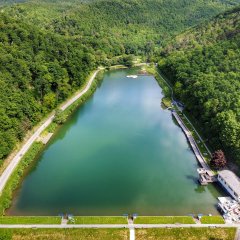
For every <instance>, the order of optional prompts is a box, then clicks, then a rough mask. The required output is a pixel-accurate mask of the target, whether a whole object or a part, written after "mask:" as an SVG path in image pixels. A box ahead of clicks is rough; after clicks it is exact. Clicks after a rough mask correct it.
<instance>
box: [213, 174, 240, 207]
mask: <svg viewBox="0 0 240 240" xmlns="http://www.w3.org/2000/svg"><path fill="white" fill-rule="evenodd" d="M217 179H218V181H219V183H220V184H221V185H222V187H223V188H224V189H225V190H226V191H227V192H228V193H229V194H230V195H231V196H232V197H233V199H235V200H236V201H237V202H239V203H240V180H239V178H238V177H237V176H236V175H235V174H234V173H233V172H232V171H230V170H222V171H219V173H218V177H217Z"/></svg>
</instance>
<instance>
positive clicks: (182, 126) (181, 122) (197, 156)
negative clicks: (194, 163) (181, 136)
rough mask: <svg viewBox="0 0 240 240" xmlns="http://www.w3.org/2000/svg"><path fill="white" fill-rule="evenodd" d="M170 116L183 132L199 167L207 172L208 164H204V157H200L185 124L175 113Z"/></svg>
mask: <svg viewBox="0 0 240 240" xmlns="http://www.w3.org/2000/svg"><path fill="white" fill-rule="evenodd" d="M172 115H173V116H174V117H175V119H176V120H177V122H178V124H179V125H180V127H181V128H182V130H183V132H184V133H185V135H186V137H187V139H188V141H189V143H190V145H191V147H192V150H193V152H194V154H195V156H196V158H197V160H198V162H199V163H200V164H201V166H202V167H203V168H205V169H207V170H210V171H211V169H210V167H209V166H208V164H207V163H206V161H205V159H204V157H203V156H202V154H201V152H200V151H199V149H198V146H197V143H196V142H195V140H194V138H193V136H192V134H191V132H190V131H189V130H188V128H187V127H186V126H185V124H184V123H183V121H182V119H181V118H180V117H179V116H178V114H177V113H176V112H172Z"/></svg>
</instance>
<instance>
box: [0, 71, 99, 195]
mask: <svg viewBox="0 0 240 240" xmlns="http://www.w3.org/2000/svg"><path fill="white" fill-rule="evenodd" d="M99 71H100V70H96V71H95V72H94V73H93V75H92V76H91V78H90V79H89V81H88V83H87V85H86V87H85V88H84V89H83V90H82V91H81V92H79V93H78V94H77V95H76V96H74V97H73V98H71V99H69V100H68V101H67V102H66V103H65V104H63V105H62V106H61V109H62V110H65V109H66V108H67V107H69V106H70V105H71V104H72V103H73V102H75V101H76V100H77V99H78V98H80V97H81V96H82V95H84V94H85V93H86V92H87V91H88V90H89V88H90V87H91V85H92V83H93V80H94V79H95V77H96V75H97V74H98V72H99ZM53 119H54V114H52V115H51V116H50V117H49V118H48V119H47V120H45V122H44V123H42V124H41V125H40V126H39V128H38V129H37V130H36V131H35V132H34V133H33V134H32V136H31V137H30V138H29V139H28V141H27V142H26V143H25V144H24V145H23V147H22V148H21V149H20V150H19V151H18V152H17V153H16V155H15V157H14V158H13V159H12V161H11V162H10V164H9V165H8V166H7V167H6V169H5V170H4V172H3V173H2V175H1V176H0V193H1V192H2V190H3V189H4V187H5V185H6V183H7V181H8V179H9V177H10V176H11V174H12V172H13V170H14V169H15V168H16V166H17V165H18V163H19V162H20V160H21V158H22V156H23V155H24V154H25V153H26V152H27V151H28V149H29V148H30V146H31V145H32V144H33V142H34V141H35V140H36V139H37V138H38V137H39V136H40V134H41V132H42V131H43V130H44V129H46V128H47V127H48V126H49V125H50V123H51V122H52V121H53Z"/></svg>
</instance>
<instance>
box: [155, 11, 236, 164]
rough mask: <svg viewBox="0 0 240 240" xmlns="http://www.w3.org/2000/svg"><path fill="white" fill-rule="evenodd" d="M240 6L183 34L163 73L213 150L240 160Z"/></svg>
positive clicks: (168, 55) (168, 50) (165, 59)
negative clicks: (198, 124)
mask: <svg viewBox="0 0 240 240" xmlns="http://www.w3.org/2000/svg"><path fill="white" fill-rule="evenodd" d="M239 29H240V8H235V9H234V10H231V11H227V12H225V13H224V14H220V15H218V16H217V17H216V18H214V19H213V20H212V21H210V22H205V23H204V24H202V25H200V26H198V27H196V28H193V29H191V30H189V31H187V32H186V33H183V34H181V35H179V36H178V37H177V38H176V39H175V40H174V41H173V42H172V43H171V44H170V45H169V46H168V47H166V48H165V50H164V51H163V52H162V58H161V60H160V62H159V67H160V69H161V71H162V72H163V73H164V74H165V75H166V76H168V77H169V79H171V81H172V83H173V84H174V87H175V93H176V95H177V96H178V97H179V98H180V99H182V101H183V102H184V103H185V104H186V110H187V111H189V112H191V114H192V115H193V116H194V118H195V119H197V120H198V122H199V123H200V125H201V128H202V131H203V132H204V133H205V135H206V136H207V138H208V141H209V142H210V143H211V145H212V146H213V148H214V149H219V148H221V149H223V150H225V151H226V153H227V154H228V156H229V158H231V159H234V160H235V161H237V162H238V163H240V94H239V93H240V30H239Z"/></svg>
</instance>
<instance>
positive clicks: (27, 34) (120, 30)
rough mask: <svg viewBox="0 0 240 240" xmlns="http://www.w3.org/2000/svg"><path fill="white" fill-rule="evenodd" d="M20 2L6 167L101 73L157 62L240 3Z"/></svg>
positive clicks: (14, 27) (4, 143)
mask: <svg viewBox="0 0 240 240" xmlns="http://www.w3.org/2000/svg"><path fill="white" fill-rule="evenodd" d="M12 2H15V1H9V2H8V3H9V4H8V6H5V7H2V9H1V16H0V25H1V33H0V42H1V44H0V53H1V54H0V63H1V64H0V84H1V90H0V98H1V102H0V142H1V145H0V160H3V159H5V158H6V157H7V156H8V154H9V153H10V152H11V151H12V150H13V149H14V147H15V146H16V143H17V142H18V141H21V140H22V139H23V138H24V136H25V134H26V132H27V131H28V130H30V129H32V127H33V126H35V125H36V124H37V123H39V121H40V120H41V119H43V117H44V116H46V115H47V114H48V113H49V112H50V111H51V110H53V109H55V108H56V107H57V106H59V104H60V103H61V102H63V101H64V100H65V99H67V98H68V97H69V96H70V95H71V94H72V93H74V92H75V91H76V90H77V89H79V88H81V86H83V84H84V83H85V80H86V77H87V76H88V74H89V73H90V72H91V71H92V70H93V69H94V68H96V66H99V65H104V66H110V65H112V64H125V65H127V66H131V65H132V58H133V57H132V54H134V55H144V56H147V58H148V59H149V60H154V56H155V54H156V53H157V52H158V51H159V50H158V49H159V47H162V46H164V45H165V44H166V41H167V40H168V39H169V38H170V37H171V36H173V35H174V34H177V33H179V32H181V31H183V30H184V29H186V28H188V27H190V26H192V25H194V24H196V23H198V22H199V21H202V20H205V19H208V18H210V17H212V16H214V15H215V14H217V13H219V12H222V11H223V10H226V9H227V8H229V7H232V6H233V5H234V4H236V3H237V2H238V1H236V0H233V1H229V0H215V1H208V0H197V1H196V0H190V1H189V0H188V1H186V0H173V1H171V2H169V1H159V0H150V1H143V0H135V1H130V0H124V1H122V0H114V1H109V0H98V1H97V0H96V1H90V0H89V1H81V2H80V1H77V0H71V1H67V2H66V1H62V0H56V1H50V0H44V1H39V0H32V1H24V3H21V1H16V2H19V4H15V5H11V3H12ZM5 3H7V1H6V0H2V1H0V4H2V5H4V4H5ZM61 117H63V116H61ZM222 117H223V119H225V118H224V116H222ZM58 120H59V119H58ZM62 121H64V118H63V119H60V122H62Z"/></svg>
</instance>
